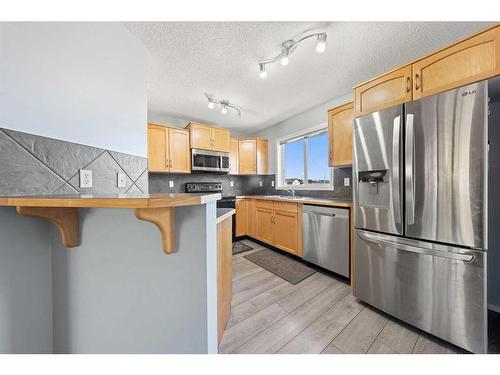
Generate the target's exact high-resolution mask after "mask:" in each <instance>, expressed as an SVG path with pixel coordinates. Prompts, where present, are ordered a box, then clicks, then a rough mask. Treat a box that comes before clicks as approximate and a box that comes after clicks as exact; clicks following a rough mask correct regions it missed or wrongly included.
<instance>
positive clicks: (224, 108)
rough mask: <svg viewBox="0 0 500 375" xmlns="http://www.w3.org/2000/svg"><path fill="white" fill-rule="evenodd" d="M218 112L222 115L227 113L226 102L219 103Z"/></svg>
mask: <svg viewBox="0 0 500 375" xmlns="http://www.w3.org/2000/svg"><path fill="white" fill-rule="evenodd" d="M220 113H222V114H223V115H225V114H226V113H227V104H226V103H221V107H220Z"/></svg>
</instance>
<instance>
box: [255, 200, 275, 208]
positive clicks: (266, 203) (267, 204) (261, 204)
mask: <svg viewBox="0 0 500 375" xmlns="http://www.w3.org/2000/svg"><path fill="white" fill-rule="evenodd" d="M255 207H256V208H266V209H268V210H272V209H273V208H274V205H273V201H272V200H264V199H256V200H255Z"/></svg>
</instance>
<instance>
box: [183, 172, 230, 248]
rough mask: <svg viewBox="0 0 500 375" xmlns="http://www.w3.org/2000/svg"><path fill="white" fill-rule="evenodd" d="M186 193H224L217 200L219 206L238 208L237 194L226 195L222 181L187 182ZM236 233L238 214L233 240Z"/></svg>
mask: <svg viewBox="0 0 500 375" xmlns="http://www.w3.org/2000/svg"><path fill="white" fill-rule="evenodd" d="M186 193H222V198H221V199H219V200H218V201H217V208H236V196H234V195H224V194H223V192H222V182H220V181H211V182H187V183H186ZM235 233H236V215H233V242H234V238H235Z"/></svg>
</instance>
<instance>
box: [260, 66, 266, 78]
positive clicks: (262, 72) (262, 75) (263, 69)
mask: <svg viewBox="0 0 500 375" xmlns="http://www.w3.org/2000/svg"><path fill="white" fill-rule="evenodd" d="M259 68H260V73H259V75H260V78H266V77H267V72H266V66H265V65H264V64H259Z"/></svg>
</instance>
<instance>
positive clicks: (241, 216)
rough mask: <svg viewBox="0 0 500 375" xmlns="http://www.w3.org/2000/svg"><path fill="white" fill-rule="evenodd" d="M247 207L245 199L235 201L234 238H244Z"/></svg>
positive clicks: (246, 230)
mask: <svg viewBox="0 0 500 375" xmlns="http://www.w3.org/2000/svg"><path fill="white" fill-rule="evenodd" d="M247 205H248V201H247V200H246V199H236V229H235V235H236V237H240V236H245V235H246V234H247V233H248V220H247V211H248V210H247Z"/></svg>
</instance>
